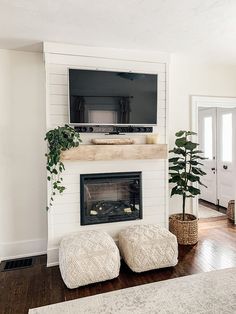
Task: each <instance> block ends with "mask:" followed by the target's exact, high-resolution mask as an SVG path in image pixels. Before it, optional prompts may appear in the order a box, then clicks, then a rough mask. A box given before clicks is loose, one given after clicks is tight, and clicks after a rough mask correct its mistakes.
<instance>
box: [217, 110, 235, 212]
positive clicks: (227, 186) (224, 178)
mask: <svg viewBox="0 0 236 314" xmlns="http://www.w3.org/2000/svg"><path fill="white" fill-rule="evenodd" d="M235 116H236V109H222V108H217V156H218V158H217V181H218V182H217V195H218V200H219V205H221V206H224V207H227V204H228V202H229V201H230V200H232V199H235V196H234V192H235V174H236V171H235V170H236V167H235V165H236V161H235V152H236V145H235V136H234V134H236V127H235V122H236V119H235Z"/></svg>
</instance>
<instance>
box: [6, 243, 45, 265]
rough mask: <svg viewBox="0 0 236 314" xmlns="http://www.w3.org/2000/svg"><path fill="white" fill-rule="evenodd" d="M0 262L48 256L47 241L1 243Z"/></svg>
mask: <svg viewBox="0 0 236 314" xmlns="http://www.w3.org/2000/svg"><path fill="white" fill-rule="evenodd" d="M0 248H1V256H0V261H3V260H7V259H13V258H21V257H27V256H36V255H42V254H46V248H47V239H34V240H26V241H16V242H6V243H0Z"/></svg>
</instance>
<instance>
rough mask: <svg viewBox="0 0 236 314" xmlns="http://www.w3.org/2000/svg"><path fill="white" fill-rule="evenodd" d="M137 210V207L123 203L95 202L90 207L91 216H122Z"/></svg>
mask: <svg viewBox="0 0 236 314" xmlns="http://www.w3.org/2000/svg"><path fill="white" fill-rule="evenodd" d="M137 210H139V205H137V204H131V203H128V202H125V201H121V200H120V201H105V200H102V201H97V202H94V203H93V204H92V206H91V210H90V215H91V216H97V215H98V216H106V215H115V216H117V215H121V214H122V215H124V214H131V213H132V212H134V211H137Z"/></svg>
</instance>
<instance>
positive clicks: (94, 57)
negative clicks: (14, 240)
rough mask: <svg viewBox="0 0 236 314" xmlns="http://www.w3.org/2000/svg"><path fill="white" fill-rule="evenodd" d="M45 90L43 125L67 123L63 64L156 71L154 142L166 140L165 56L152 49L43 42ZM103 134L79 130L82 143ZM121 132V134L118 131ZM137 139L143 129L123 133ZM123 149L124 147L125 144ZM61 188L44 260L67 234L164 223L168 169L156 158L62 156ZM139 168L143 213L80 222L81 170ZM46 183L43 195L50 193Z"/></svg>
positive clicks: (51, 258)
mask: <svg viewBox="0 0 236 314" xmlns="http://www.w3.org/2000/svg"><path fill="white" fill-rule="evenodd" d="M44 59H45V69H46V91H47V101H46V104H47V117H46V118H47V130H49V129H51V128H54V127H56V126H59V125H64V124H65V123H68V114H67V110H68V109H67V108H68V68H78V69H99V70H108V71H109V70H110V71H112V70H114V71H117V70H118V71H124V72H128V71H133V72H141V73H142V72H143V73H152V74H153V73H154V74H158V104H157V105H158V113H157V115H158V116H157V127H154V132H155V133H158V134H159V143H160V144H165V143H167V108H168V106H167V95H168V93H167V90H168V87H167V86H168V84H167V83H168V64H169V56H168V55H166V54H163V53H157V52H144V51H142V52H141V51H136V50H134V51H132V50H123V49H110V48H92V47H84V46H74V45H67V44H58V43H44ZM94 137H96V138H98V137H105V136H104V134H81V138H82V140H83V144H88V143H89V142H90V139H91V138H94ZM123 137H124V136H123ZM125 137H131V138H134V139H135V141H136V143H140V144H142V143H145V137H146V135H145V134H142V133H138V134H133V135H132V134H131V135H130V134H127V135H125ZM124 149H125V148H124ZM64 163H65V168H66V171H65V172H64V174H63V178H64V184H65V186H66V190H65V192H64V193H63V195H58V196H57V197H56V199H55V202H54V204H53V206H52V208H51V209H50V210H49V212H48V247H47V254H48V260H47V264H48V266H53V265H56V264H58V247H59V243H60V240H61V239H62V237H63V236H64V235H66V234H69V233H72V232H76V231H80V230H91V229H102V230H105V231H107V232H108V233H109V234H110V235H111V236H112V237H113V238H114V239H116V238H117V233H118V232H119V230H121V229H123V228H125V227H126V226H128V225H131V224H144V223H158V224H160V225H162V226H167V225H168V219H167V218H168V183H167V182H168V170H167V161H166V160H161V159H145V160H116V161H115V160H113V161H65V162H64ZM131 171H142V189H143V191H142V192H143V219H142V220H133V221H123V222H113V223H107V224H99V225H89V226H81V225H80V174H88V173H106V172H107V173H109V172H131ZM50 190H51V188H50V184H48V195H50Z"/></svg>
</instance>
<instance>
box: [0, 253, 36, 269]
mask: <svg viewBox="0 0 236 314" xmlns="http://www.w3.org/2000/svg"><path fill="white" fill-rule="evenodd" d="M31 266H33V258H32V257H27V258H18V259H12V260H8V261H2V262H1V267H0V268H1V271H2V272H3V271H9V270H17V269H22V268H28V267H31Z"/></svg>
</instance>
